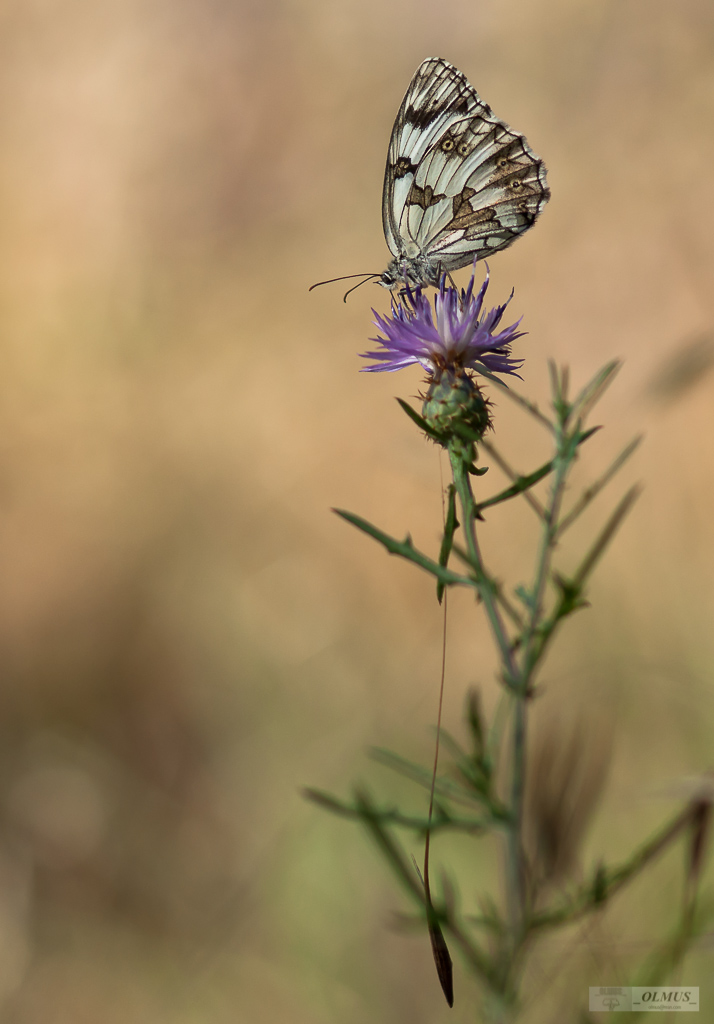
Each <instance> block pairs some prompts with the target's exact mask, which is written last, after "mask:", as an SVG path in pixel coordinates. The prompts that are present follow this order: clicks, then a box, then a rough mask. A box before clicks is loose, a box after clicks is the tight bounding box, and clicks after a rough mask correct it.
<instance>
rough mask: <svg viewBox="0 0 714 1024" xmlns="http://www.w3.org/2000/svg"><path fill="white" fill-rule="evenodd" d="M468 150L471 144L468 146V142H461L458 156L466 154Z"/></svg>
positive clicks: (469, 150)
mask: <svg viewBox="0 0 714 1024" xmlns="http://www.w3.org/2000/svg"><path fill="white" fill-rule="evenodd" d="M470 152H471V146H469V144H468V142H462V143H461V145H460V146H459V156H468V155H469V153H470Z"/></svg>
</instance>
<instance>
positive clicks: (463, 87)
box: [379, 57, 550, 288]
mask: <svg viewBox="0 0 714 1024" xmlns="http://www.w3.org/2000/svg"><path fill="white" fill-rule="evenodd" d="M549 198H550V191H549V190H548V185H547V182H546V174H545V165H544V164H543V161H542V160H539V159H538V157H537V156H536V155H535V154H534V153H533V151H532V150H531V148H530V146H529V145H528V143H527V142H526V139H525V137H524V136H523V135H520V134H519V133H518V132H514V131H513V129H512V128H509V127H508V125H507V124H506V123H505V122H504V121H501V120H500V119H499V118H497V117H495V116H494V114H493V113H492V112H491V108H490V107H488V106H487V105H486V104H485V103H484V102H483V100H481V99H480V97H479V95H478V93H477V92H476V90H475V89H474V88H473V86H472V85H470V84H469V82H468V81H467V79H466V78H465V77H464V75H462V74H461V72H460V71H459V70H457V68H455V67H454V66H453V65H452V64H449V63H447V61H445V60H441V59H440V58H438V57H430V58H429V59H428V60H425V61H424V63H423V64H421V65H420V67H418V68H417V70H416V74H415V75H414V77H413V78H412V80H411V83H410V85H409V88H408V89H407V94H406V96H405V97H404V99H403V100H402V105H401V107H400V108H399V113H398V114H397V119H396V121H395V122H394V128H393V129H392V138H391V140H390V143H389V153H388V156H387V168H386V171H385V174H384V191H383V193H382V220H383V223H384V234H385V237H386V239H387V245H388V246H389V249H390V252H391V253H392V256H393V257H394V258H393V259H392V261H391V262H390V264H389V266H388V267H387V269H386V270H385V271H384V273H383V274H382V275H381V276H380V278H379V283H380V284H381V285H383V286H384V287H385V288H398V287H399V286H400V285H404V283H405V282H406V283H408V284H409V285H410V286H412V287H415V286H418V285H422V286H424V285H433V286H438V284H439V279H440V277H441V275H442V274H444V273H448V272H449V271H451V270H458V269H459V268H460V267H465V266H466V265H467V264H469V263H473V262H474V260H477V259H483V258H484V257H486V256H489V255H490V254H491V253H492V252H498V250H499V249H505V248H506V246H508V245H510V244H511V242H513V241H514V240H515V239H516V238H517V237H518V235H520V234H522V233H523V232H524V231H527V230H528V228H529V227H530V226H531V225H532V224H533V223H534V221H535V219H536V217H537V216H538V214H539V213H540V211H541V210H542V209H543V207H544V206H545V204H546V203H547V202H548V199H549Z"/></svg>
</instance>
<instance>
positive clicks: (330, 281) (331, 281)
mask: <svg viewBox="0 0 714 1024" xmlns="http://www.w3.org/2000/svg"><path fill="white" fill-rule="evenodd" d="M379 276H380V275H379V274H345V275H344V276H343V277H331V278H330V279H329V281H316V282H315V284H311V285H310V287H309V288H308V291H309V292H311V291H312V289H313V288H319V287H320V285H321V284H334V283H335V281H349V279H350V278H351V277H364V278H366V279H367V280H369V279H370V278H371V277H379ZM361 283H363V282H360V284H361ZM355 287H357V288H359V285H356V286H355ZM348 294H349V293H348Z"/></svg>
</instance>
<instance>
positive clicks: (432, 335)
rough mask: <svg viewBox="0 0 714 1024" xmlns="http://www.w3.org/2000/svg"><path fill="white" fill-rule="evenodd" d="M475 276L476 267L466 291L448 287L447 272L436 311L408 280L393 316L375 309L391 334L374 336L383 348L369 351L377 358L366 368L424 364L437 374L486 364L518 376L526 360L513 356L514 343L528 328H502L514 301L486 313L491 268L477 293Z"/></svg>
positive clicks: (385, 331) (380, 325)
mask: <svg viewBox="0 0 714 1024" xmlns="http://www.w3.org/2000/svg"><path fill="white" fill-rule="evenodd" d="M474 275H475V269H474V273H473V274H472V275H471V280H470V281H469V286H468V288H466V289H465V290H464V289H463V288H462V289H461V291H460V292H459V291H458V289H456V288H451V287H449V288H447V287H446V275H444V276H443V277H442V279H441V285H440V287H439V291H438V293H437V294H436V295H435V297H434V310H433V312H432V308H431V303H430V302H429V299H428V298H426V296H425V295H424V294H423V293H422V289H421V288H416V289H415V290H414V291H412V290H411V288H409V286H408V285H407V286H406V288H405V291H404V299H403V300H402V301H401V302H395V301H394V300H392V313H391V316H387V317H383V316H380V315H379V313H377V312H376V311H375V310H372V312H373V313H374V315H375V318H376V319H375V321H374V323H375V324H376V326H377V327H378V328H379V330H380V331H381V332H382V334H384V335H385V337H382V336H381V335H380V336H378V337H377V338H371V339H370V341H375V342H376V343H377V344H378V345H381V348H380V349H377V350H376V351H374V352H364V353H363V357H364V358H365V359H374V360H376V362H375V363H373V364H372V365H371V366H365V367H364V369H365V370H371V371H376V370H401V368H402V367H403V366H411V365H412V363H420V364H421V365H422V366H423V367H424V369H425V370H427V371H428V372H429V374H430V375H431V376H432V377H435V378H437V379H438V378H440V377H441V375H442V373H443V372H444V371H445V370H455V371H458V370H464V369H469V370H478V369H479V368H480V367H485V369H487V370H490V371H491V373H513V374H515V375H516V376H518V374H517V372H516V371H517V370H519V369H520V367H521V366H522V364H523V360H522V359H514V358H513V357H512V356H511V351H510V346H511V342H513V341H515V339H516V338H520V337H522V335H523V334H524V333H525V332H524V331H519V330H518V327H519V325H520V322H521V321H520V320H517V321H516V323H515V324H511V325H510V327H504V328H503V329H502V330H500V331H499V330H498V327H499V324H500V323H501V319H502V317H503V314H504V312H505V311H506V306H507V305H508V302H506V303H504V304H503V305H502V306H495V307H494V308H493V309H491V310H489V312H487V313H483V315H482V308H483V300H484V297H485V295H486V289H487V288H488V282H489V274H488V268H486V279H485V281H484V282H483V284H482V285H481V287H480V289H479V291H478V294H477V295H476V296H474V294H473V287H474ZM508 301H509V302H510V299H509V300H508Z"/></svg>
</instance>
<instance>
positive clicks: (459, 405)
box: [422, 369, 491, 454]
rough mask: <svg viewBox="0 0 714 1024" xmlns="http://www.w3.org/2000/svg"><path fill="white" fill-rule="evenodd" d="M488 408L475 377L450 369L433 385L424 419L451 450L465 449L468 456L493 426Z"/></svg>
mask: <svg viewBox="0 0 714 1024" xmlns="http://www.w3.org/2000/svg"><path fill="white" fill-rule="evenodd" d="M488 406H489V403H488V400H487V399H486V398H484V397H483V395H482V394H481V391H480V390H479V387H478V385H477V384H476V383H475V382H474V380H473V378H472V377H470V376H469V375H468V374H466V373H463V372H454V371H453V370H451V369H447V370H445V371H444V372H443V373H442V374H441V375H440V376H439V377H438V378H436V377H435V378H434V380H433V381H432V383H431V385H430V387H429V390H428V391H427V394H426V398H425V399H424V405H423V406H422V416H423V417H424V419H425V420H426V422H427V423H428V424H429V426H430V427H432V428H433V429H434V430H435V431H437V432H438V433H439V434H442V435H443V437H444V438H445V440H446V442H447V444H448V445H449V446H450V447H451V446H453V445H454V444H456V445H457V446H459V445H463V446H464V453H465V454H466V453H467V450H468V451H469V452H473V444H474V442H475V441H478V440H479V439H480V438H481V437H483V435H484V434H485V432H486V431H487V430H488V428H489V427H490V426H491V417H490V414H489V409H488Z"/></svg>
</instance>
